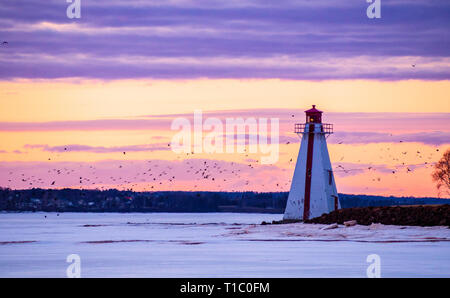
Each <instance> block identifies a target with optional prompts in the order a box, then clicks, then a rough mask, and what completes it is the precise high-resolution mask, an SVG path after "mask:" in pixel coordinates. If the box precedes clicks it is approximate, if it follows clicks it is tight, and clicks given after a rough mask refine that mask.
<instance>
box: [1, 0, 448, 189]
mask: <svg viewBox="0 0 450 298" xmlns="http://www.w3.org/2000/svg"><path fill="white" fill-rule="evenodd" d="M368 5H369V4H368V3H367V2H366V1H363V0H347V1H326V0H315V1H307V0H303V1H302V0H280V1H268V0H258V1H257V0H252V1H250V0H239V1H237V0H236V1H234V0H231V1H219V0H190V1H188V0H165V1H163V0H157V1H154V0H152V1H151V0H149V1H143V0H129V1H125V0H121V1H119V0H96V1H93V0H81V18H79V19H76V18H74V19H69V18H68V17H67V15H66V9H67V7H68V6H69V3H66V1H63V0H45V1H44V0H2V5H1V6H0V43H1V45H0V66H1V67H0V140H1V142H0V186H1V187H11V188H19V189H23V188H32V187H45V188H47V187H49V188H50V187H53V188H63V187H73V188H99V189H105V188H111V187H112V188H119V189H128V188H132V189H134V190H223V191H242V190H253V191H288V190H289V187H290V180H291V178H292V174H293V170H294V166H295V161H296V158H297V153H298V149H299V137H298V136H297V135H296V134H295V133H293V130H294V124H295V123H302V122H304V110H306V109H308V108H310V107H311V105H313V104H315V105H317V107H318V108H319V109H321V110H323V111H324V122H327V123H333V124H334V131H335V133H334V134H333V135H331V136H330V137H329V138H328V139H327V141H328V149H329V152H330V158H331V161H332V164H333V168H334V170H335V176H336V182H337V188H338V191H339V192H341V193H353V194H375V195H399V196H403V195H404V196H433V197H434V196H437V195H440V196H443V197H445V196H446V194H445V193H442V192H441V193H439V192H438V191H437V190H436V187H435V184H434V182H433V181H432V180H431V173H432V171H433V164H434V163H435V162H436V161H437V160H439V158H440V157H441V156H442V154H443V152H445V150H447V149H448V148H449V147H450V146H449V144H450V129H449V127H450V96H449V94H450V83H449V79H450V38H449V29H450V3H449V2H448V1H445V0H414V1H413V0H404V1H402V0H390V1H389V0H382V1H381V18H379V19H369V18H368V17H367V15H366V9H367V7H368ZM4 41H6V42H7V43H3V42H4ZM195 110H201V111H202V112H203V115H204V118H205V119H206V118H208V117H209V118H217V119H219V120H221V121H222V122H223V123H225V120H226V118H230V117H232V118H238V117H242V118H243V119H249V118H256V119H261V118H277V119H279V123H280V125H279V135H280V138H279V158H278V161H277V162H276V163H274V164H271V165H263V164H261V162H260V161H261V157H262V155H263V154H262V153H261V152H258V153H256V154H251V153H249V152H248V151H247V152H245V153H234V154H225V153H215V154H211V153H201V154H176V153H175V152H173V150H172V148H171V146H170V145H169V144H170V143H171V139H172V137H173V136H174V135H175V134H176V132H177V131H175V130H173V129H171V124H172V123H173V121H174V119H176V118H179V117H184V118H186V119H188V120H189V121H192V117H193V113H194V111H195ZM192 123H193V122H192ZM205 134H206V132H205ZM124 152H125V153H124ZM204 173H206V174H204ZM204 176H208V177H207V178H206V179H205V177H204ZM213 178H214V179H213ZM447 196H448V195H447Z"/></svg>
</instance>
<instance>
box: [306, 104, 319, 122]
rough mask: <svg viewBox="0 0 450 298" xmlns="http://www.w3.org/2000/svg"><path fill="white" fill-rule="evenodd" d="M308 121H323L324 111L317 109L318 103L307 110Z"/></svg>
mask: <svg viewBox="0 0 450 298" xmlns="http://www.w3.org/2000/svg"><path fill="white" fill-rule="evenodd" d="M305 113H306V123H322V111H320V110H318V109H316V105H313V106H312V109H309V110H307V111H305Z"/></svg>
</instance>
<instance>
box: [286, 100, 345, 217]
mask: <svg viewBox="0 0 450 298" xmlns="http://www.w3.org/2000/svg"><path fill="white" fill-rule="evenodd" d="M305 113H306V123H297V124H295V133H297V134H298V135H299V136H300V137H301V144H300V150H299V152H298V158H297V164H296V165H295V170H294V177H293V178H292V184H291V190H290V191H289V197H288V200H287V204H286V210H285V211H284V219H296V220H298V219H300V220H307V219H310V218H314V217H317V216H320V215H322V214H323V213H328V212H331V211H333V210H336V209H339V208H340V207H341V205H340V203H339V198H338V194H337V190H336V183H335V181H334V175H333V169H332V167H331V162H330V156H329V154H328V148H327V140H326V139H327V137H328V136H329V135H330V134H332V133H333V124H327V123H322V113H323V112H322V111H320V110H318V109H316V106H315V105H313V106H312V109H309V110H307V111H305Z"/></svg>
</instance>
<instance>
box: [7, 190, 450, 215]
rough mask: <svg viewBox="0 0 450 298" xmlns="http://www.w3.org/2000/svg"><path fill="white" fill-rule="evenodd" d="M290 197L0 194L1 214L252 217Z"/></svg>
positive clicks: (347, 201) (398, 200)
mask: <svg viewBox="0 0 450 298" xmlns="http://www.w3.org/2000/svg"><path fill="white" fill-rule="evenodd" d="M287 197H288V192H269V193H258V192H202V191H196V192H188V191H158V192H133V191H121V190H117V189H110V190H79V189H59V190H56V189H40V188H33V189H26V190H12V189H8V188H0V210H2V211H48V212H251V213H283V212H284V208H285V206H286V201H287ZM339 200H340V203H341V205H342V207H343V208H351V207H367V206H392V205H418V204H447V202H448V203H450V200H448V199H438V198H411V197H381V196H366V195H349V194H340V195H339Z"/></svg>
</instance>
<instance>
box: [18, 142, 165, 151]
mask: <svg viewBox="0 0 450 298" xmlns="http://www.w3.org/2000/svg"><path fill="white" fill-rule="evenodd" d="M24 147H25V148H27V149H42V150H44V151H48V152H92V153H111V152H121V153H122V152H141V151H144V152H147V151H160V150H170V147H168V146H167V143H159V144H149V145H130V146H115V147H103V146H87V145H74V144H72V145H65V146H49V145H30V144H27V145H25V146H24Z"/></svg>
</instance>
